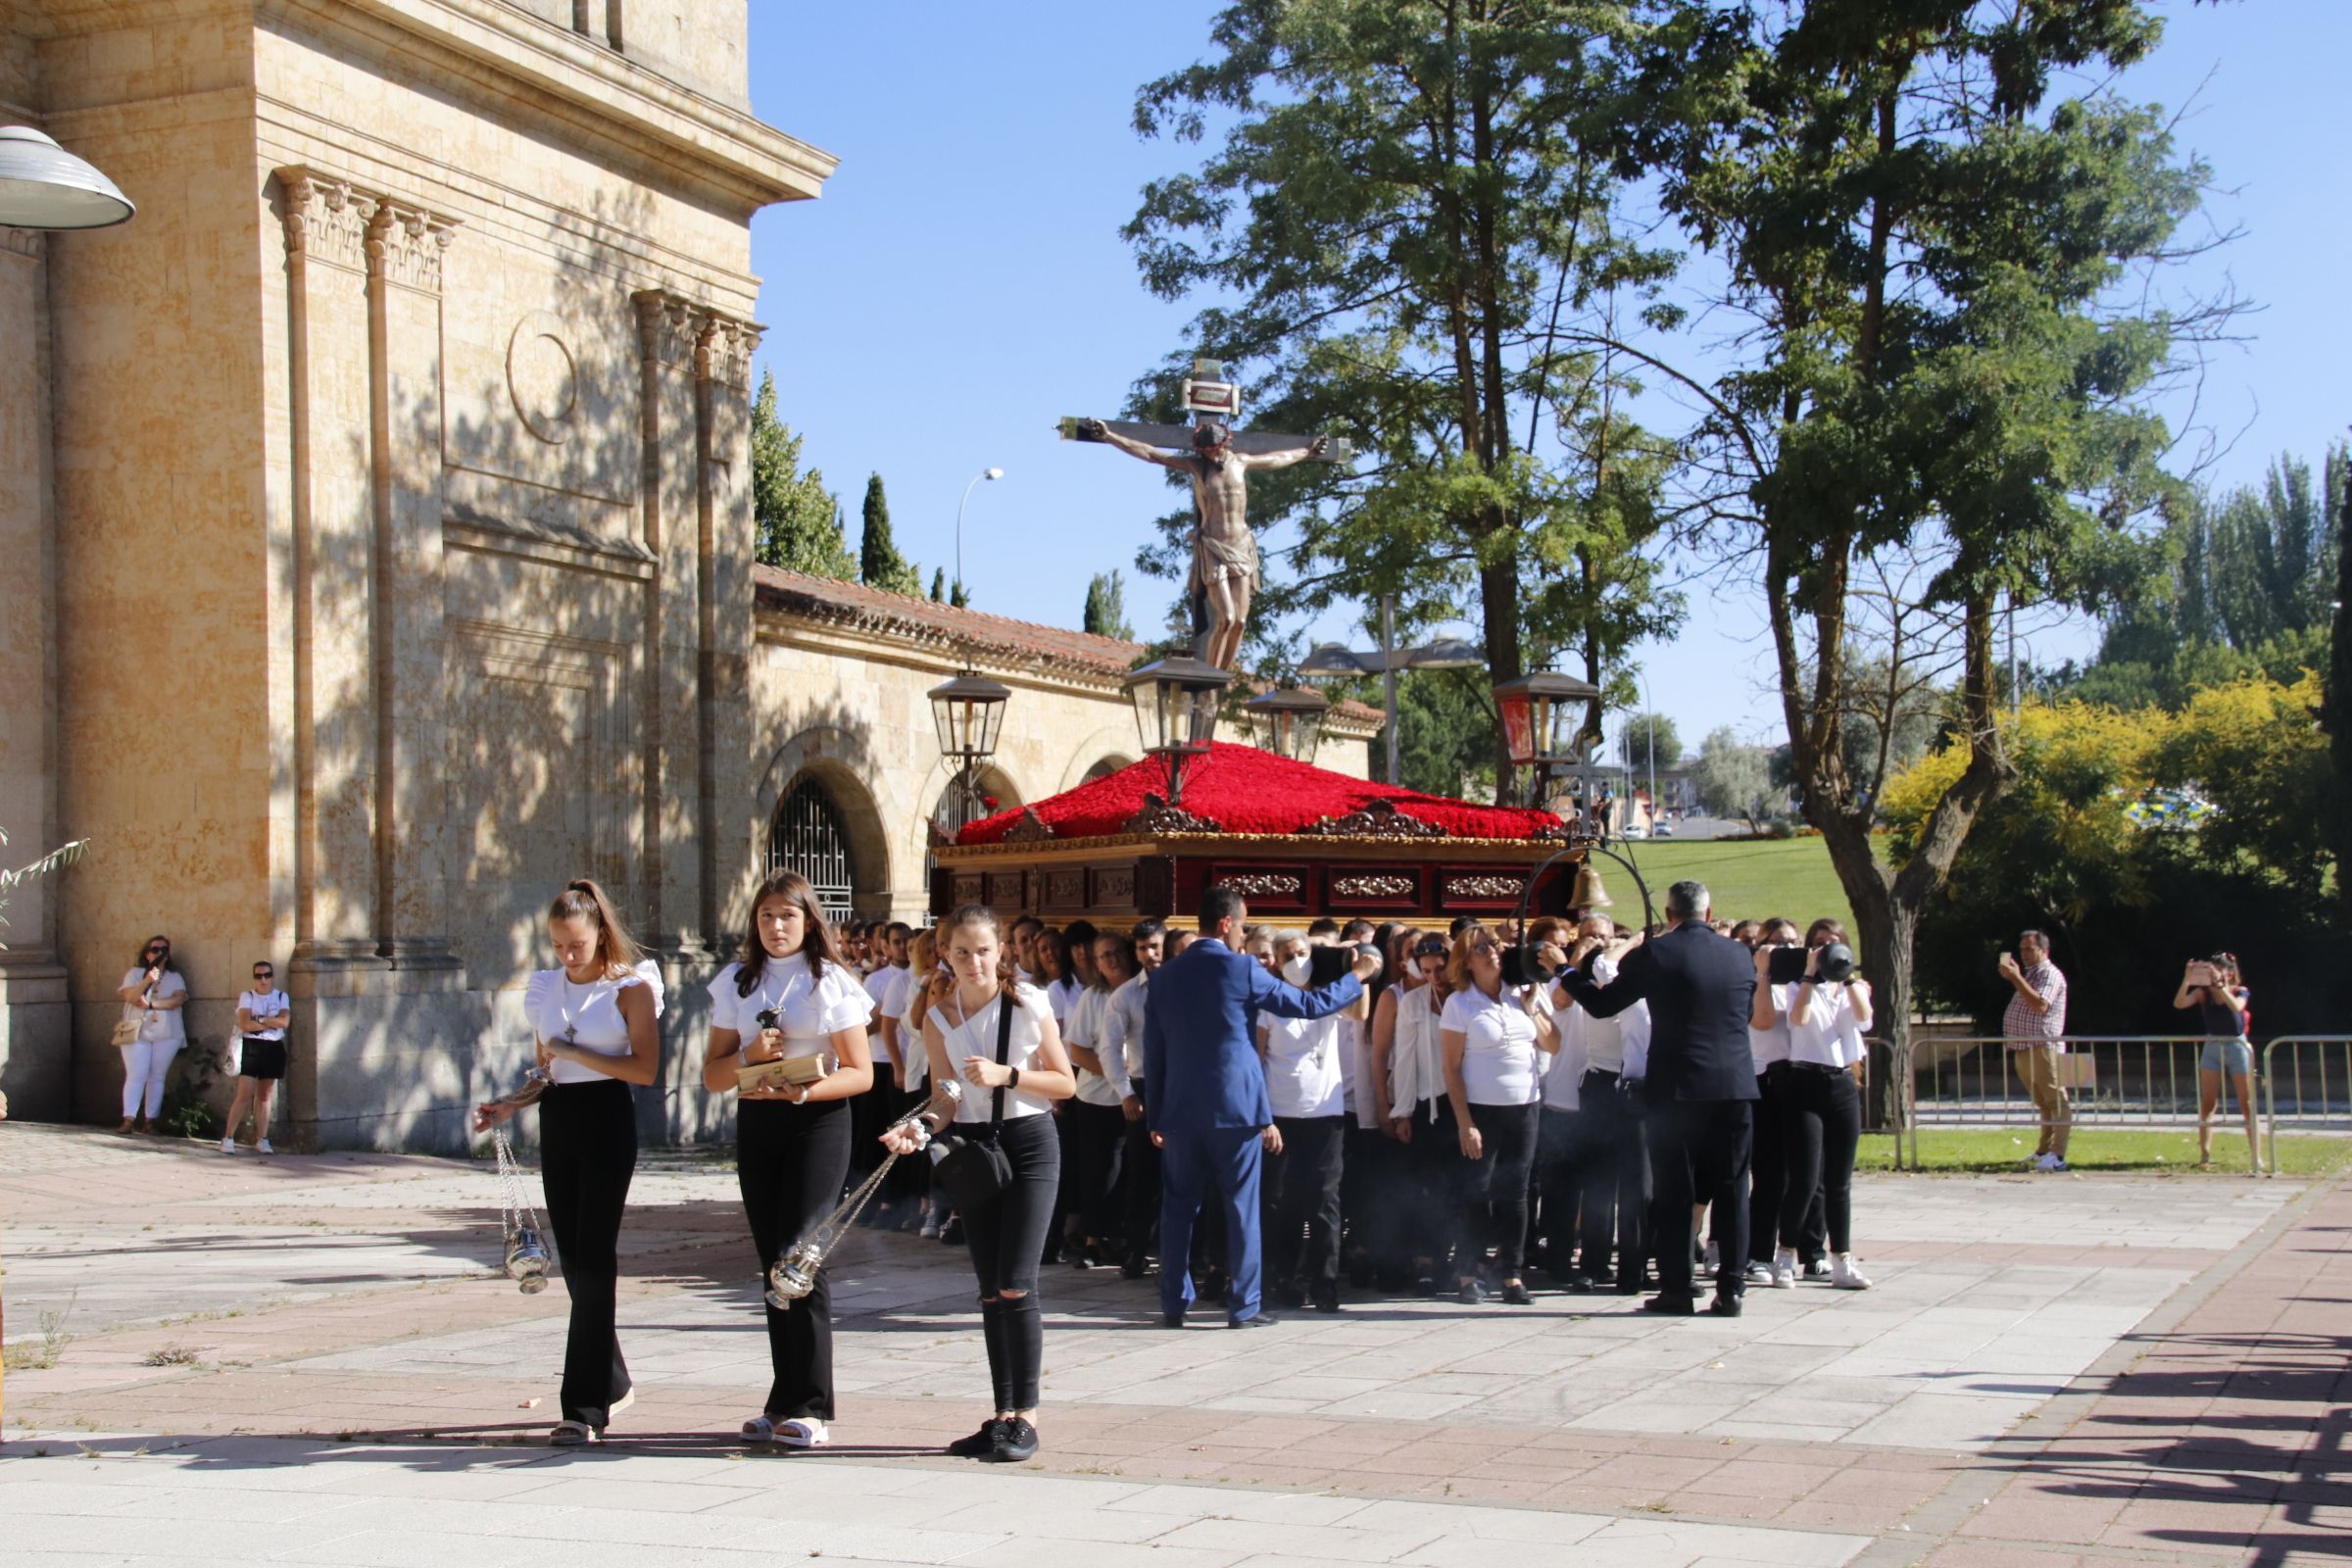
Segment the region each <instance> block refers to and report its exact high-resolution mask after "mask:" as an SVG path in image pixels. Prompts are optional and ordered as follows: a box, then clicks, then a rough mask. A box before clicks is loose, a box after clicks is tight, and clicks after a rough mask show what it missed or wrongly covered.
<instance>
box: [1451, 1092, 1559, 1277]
mask: <svg viewBox="0 0 2352 1568" xmlns="http://www.w3.org/2000/svg"><path fill="white" fill-rule="evenodd" d="M1543 1109H1544V1107H1543V1106H1542V1105H1540V1104H1532V1103H1531V1104H1526V1105H1481V1104H1477V1103H1472V1105H1471V1106H1470V1122H1471V1125H1472V1126H1474V1127H1476V1128H1477V1129H1478V1136H1479V1139H1480V1141H1481V1142H1482V1144H1483V1145H1484V1148H1483V1149H1482V1150H1481V1152H1480V1155H1479V1157H1478V1158H1477V1159H1458V1160H1457V1161H1456V1164H1455V1173H1454V1174H1455V1179H1456V1180H1457V1181H1458V1182H1459V1183H1460V1186H1459V1187H1458V1188H1457V1189H1456V1192H1457V1194H1458V1195H1459V1196H1458V1202H1459V1204H1460V1207H1459V1209H1458V1210H1457V1214H1458V1218H1459V1220H1460V1223H1461V1227H1462V1240H1463V1242H1464V1243H1465V1244H1466V1248H1465V1250H1464V1251H1462V1252H1457V1253H1456V1254H1455V1257H1454V1263H1453V1267H1454V1272H1455V1273H1456V1274H1459V1275H1468V1274H1473V1273H1476V1272H1477V1270H1478V1260H1479V1258H1480V1257H1481V1256H1482V1255H1483V1254H1484V1253H1486V1252H1487V1251H1489V1250H1492V1251H1493V1252H1494V1254H1495V1278H1496V1279H1498V1280H1515V1279H1517V1278H1518V1277H1519V1276H1520V1274H1521V1273H1522V1272H1523V1271H1524V1270H1525V1269H1526V1267H1527V1187H1528V1173H1529V1172H1530V1171H1531V1170H1532V1169H1534V1167H1535V1162H1536V1129H1537V1127H1538V1125H1539V1122H1538V1117H1539V1114H1540V1113H1541V1112H1542V1110H1543ZM1454 1147H1455V1149H1456V1151H1457V1152H1458V1151H1459V1149H1460V1147H1461V1146H1460V1142H1459V1135H1458V1134H1457V1135H1456V1142H1455V1146H1454Z"/></svg>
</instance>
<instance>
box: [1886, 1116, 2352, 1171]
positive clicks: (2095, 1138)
mask: <svg viewBox="0 0 2352 1568" xmlns="http://www.w3.org/2000/svg"><path fill="white" fill-rule="evenodd" d="M2033 1152H2034V1141H2033V1139H2032V1138H2031V1137H2021V1136H2019V1135H2018V1134H2016V1133H2013V1132H2010V1131H2008V1130H2006V1129H2004V1128H1997V1127H1988V1128H1985V1129H1982V1130H1979V1129H1976V1128H1958V1127H1923V1128H1921V1129H1920V1132H1919V1162H1920V1165H1921V1167H1922V1168H1923V1169H1925V1170H1928V1171H1931V1172H1934V1171H1952V1172H1992V1173H1996V1174H1997V1173H2001V1172H2010V1171H2021V1170H2023V1169H2025V1165H2026V1159H2027V1157H2028V1156H2029V1155H2031V1154H2032V1153H2033ZM2213 1161H2214V1162H2213V1165H2212V1167H2211V1168H2210V1169H2209V1170H2199V1169H2198V1168H2197V1135H2196V1134H2195V1133H2194V1132H2177V1131H2173V1130H2170V1129H2163V1128H2131V1129H2118V1130H2115V1131H2112V1132H2110V1131H2107V1130H2104V1129H2101V1128H2096V1127H2077V1128H2076V1129H2075V1135H2074V1138H2073V1139H2072V1140H2071V1141H2070V1142H2069V1144H2068V1146H2067V1151H2066V1162H2067V1164H2068V1165H2070V1166H2071V1167H2073V1168H2074V1169H2076V1170H2082V1171H2117V1170H2130V1171H2158V1172H2162V1173H2164V1174H2167V1175H2179V1176H2208V1175H2225V1176H2236V1177H2238V1178H2240V1179H2241V1180H2242V1179H2243V1178H2244V1177H2245V1174H2246V1135H2245V1133H2244V1131H2243V1130H2242V1129H2241V1128H2235V1127H2232V1128H2229V1129H2224V1128H2222V1127H2221V1126H2219V1125H2218V1124H2217V1125H2216V1127H2215V1128H2214V1134H2213ZM2347 1164H2352V1138H2327V1137H2315V1136H2312V1135H2310V1134H2287V1135H2285V1136H2282V1137H2280V1138H2279V1140H2278V1173H2279V1174H2280V1175H2281V1176H2325V1175H2327V1174H2329V1173H2331V1172H2334V1171H2339V1170H2342V1169H2343V1168H2344V1167H2345V1166H2346V1165H2347ZM1854 1168H1855V1169H1856V1170H1892V1169H1894V1139H1893V1137H1892V1136H1891V1135H1889V1134H1887V1133H1865V1134H1863V1135H1862V1149H1861V1152H1860V1154H1859V1155H1858V1156H1857V1157H1856V1159H1855V1161H1854Z"/></svg>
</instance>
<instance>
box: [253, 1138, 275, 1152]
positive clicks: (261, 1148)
mask: <svg viewBox="0 0 2352 1568" xmlns="http://www.w3.org/2000/svg"><path fill="white" fill-rule="evenodd" d="M253 1152H255V1153H257V1154H274V1153H276V1152H277V1151H276V1150H274V1149H271V1148H270V1140H269V1139H267V1138H262V1139H257V1140H256V1141H255V1142H254V1146H253Z"/></svg>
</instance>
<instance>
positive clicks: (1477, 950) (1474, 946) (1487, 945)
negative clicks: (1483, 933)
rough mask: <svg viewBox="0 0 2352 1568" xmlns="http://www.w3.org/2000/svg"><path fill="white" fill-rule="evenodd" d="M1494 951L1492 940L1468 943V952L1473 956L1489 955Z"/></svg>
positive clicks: (1482, 956)
mask: <svg viewBox="0 0 2352 1568" xmlns="http://www.w3.org/2000/svg"><path fill="white" fill-rule="evenodd" d="M1470 954H1471V956H1473V957H1477V958H1485V957H1491V956H1493V955H1494V954H1495V944H1494V943H1492V942H1473V943H1471V944H1470Z"/></svg>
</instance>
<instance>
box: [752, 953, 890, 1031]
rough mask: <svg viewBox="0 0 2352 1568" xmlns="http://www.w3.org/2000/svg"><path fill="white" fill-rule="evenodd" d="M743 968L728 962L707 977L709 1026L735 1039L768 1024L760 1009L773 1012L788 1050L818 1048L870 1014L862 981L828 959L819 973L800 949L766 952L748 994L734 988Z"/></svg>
mask: <svg viewBox="0 0 2352 1568" xmlns="http://www.w3.org/2000/svg"><path fill="white" fill-rule="evenodd" d="M742 974H743V965H742V964H740V963H730V964H728V965H727V966H726V967H725V968H724V969H721V970H719V971H718V978H717V979H715V980H713V981H711V1028H713V1029H731V1030H733V1031H734V1032H735V1038H736V1039H737V1040H738V1041H748V1040H751V1039H753V1038H754V1037H755V1036H757V1035H758V1034H759V1033H760V1030H762V1029H764V1028H766V1027H767V1026H766V1025H765V1024H763V1023H761V1022H760V1014H761V1013H762V1012H773V1013H774V1014H775V1015H776V1027H777V1028H778V1029H779V1030H781V1031H783V1035H784V1044H783V1047H782V1053H783V1054H784V1055H787V1056H814V1055H817V1054H821V1053H823V1052H824V1051H826V1050H828V1049H830V1046H831V1042H832V1039H833V1037H834V1035H836V1034H838V1033H839V1032H841V1031H842V1030H844V1029H863V1028H864V1027H865V1025H866V1020H867V1019H869V1018H871V1017H872V1016H873V1015H874V999H873V998H872V997H870V996H868V995H866V990H865V986H864V985H863V984H862V983H861V982H860V981H859V980H858V976H857V975H855V974H854V973H852V972H851V971H850V970H849V969H847V968H845V967H843V966H842V965H841V964H838V963H832V962H827V963H826V964H825V966H824V973H823V974H822V975H821V976H819V975H815V974H811V973H810V972H809V960H808V958H807V957H806V956H803V955H801V954H797V953H796V954H794V955H793V956H791V957H789V958H778V957H773V956H770V957H768V958H767V959H766V960H765V961H763V962H762V963H761V964H760V981H759V984H757V985H755V986H753V987H752V994H751V995H750V996H748V997H747V996H745V995H743V993H742V991H741V990H740V989H739V980H740V977H741V976H742Z"/></svg>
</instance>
